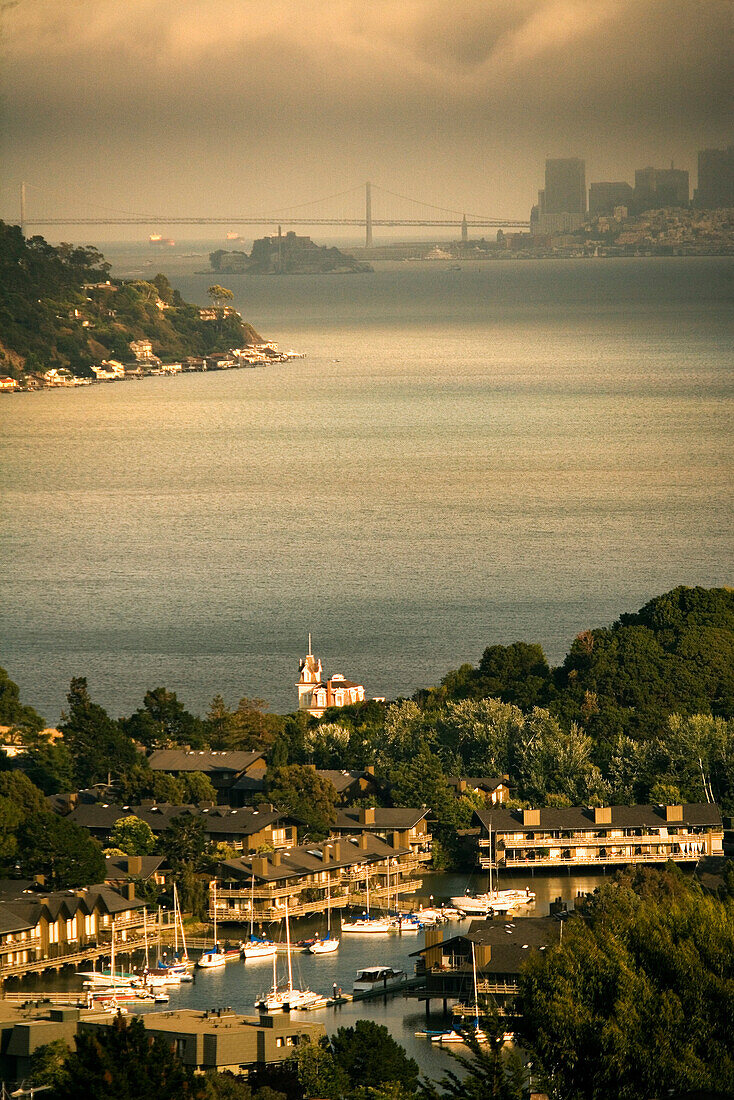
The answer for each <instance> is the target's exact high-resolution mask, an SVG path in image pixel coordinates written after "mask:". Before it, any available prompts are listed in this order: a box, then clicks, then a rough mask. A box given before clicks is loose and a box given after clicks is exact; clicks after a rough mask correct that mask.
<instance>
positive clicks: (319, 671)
mask: <svg viewBox="0 0 734 1100" xmlns="http://www.w3.org/2000/svg"><path fill="white" fill-rule="evenodd" d="M298 669H299V673H300V675H299V678H298V683H297V684H296V687H297V689H298V709H299V710H305V711H307V713H308V714H310V715H312V716H313V717H314V718H320V717H321V715H322V714H323V713H324V711H325V710H327V709H328V708H329V707H349V706H352V705H353V704H354V703H363V702H364V686H363V685H362V684H355V683H353V682H352V681H351V680H346V679H345V678H344V677H343V676H342V674H341V673H340V672H335V673H334V675H333V676H332V677H331V678H330V679H328V680H325V679H324V672H323V667H322V665H321V661H320V659H319V658H318V657H314V655H313V653H312V652H311V635H310V634H309V636H308V653H307V654H306V656H305V657H303V658H302V659H301V661H300V663H299V666H298Z"/></svg>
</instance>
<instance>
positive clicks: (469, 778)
mask: <svg viewBox="0 0 734 1100" xmlns="http://www.w3.org/2000/svg"><path fill="white" fill-rule="evenodd" d="M446 782H447V783H448V784H449V786H451V787H458V786H459V784H460V783H466V785H467V786H468V787H476V788H478V789H479V790H483V791H496V790H497V788H498V787H509V786H510V781H509V779H505V777H504V776H499V777H498V778H494V777H491V776H487V775H448V776H447V777H446Z"/></svg>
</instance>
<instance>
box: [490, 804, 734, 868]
mask: <svg viewBox="0 0 734 1100" xmlns="http://www.w3.org/2000/svg"><path fill="white" fill-rule="evenodd" d="M474 822H475V823H478V824H479V826H480V831H479V835H478V840H477V843H478V848H479V864H480V866H481V867H482V868H485V869H487V868H489V867H490V866H492V867H497V868H500V869H502V868H504V869H506V870H512V869H513V868H526V867H564V866H569V867H579V868H589V869H597V868H598V867H600V866H624V865H626V864H630V863H653V864H654V863H666V862H667V861H668V860H669V859H670V860H673V861H674V862H675V863H697V862H698V860H699V859H701V858H702V857H704V856H712V855H721V854H722V843H723V837H724V830H723V824H722V820H721V813H720V811H719V808H718V807H717V806H716V805H714V804H713V803H707V802H693V803H686V804H683V805H671V806H656V805H650V806H593V807H586V806H570V807H567V808H566V807H564V808H558V809H556V808H553V807H544V808H541V809H525V810H509V809H507V808H506V807H504V806H493V807H487V808H486V809H481V810H477V811H476V812H475V814H474Z"/></svg>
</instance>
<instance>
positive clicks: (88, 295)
mask: <svg viewBox="0 0 734 1100" xmlns="http://www.w3.org/2000/svg"><path fill="white" fill-rule="evenodd" d="M109 269H110V265H109V264H108V263H107V262H106V261H105V259H104V256H103V255H102V254H101V253H100V252H99V251H98V250H97V249H96V248H91V247H84V248H81V247H75V246H73V245H70V244H61V245H59V246H58V247H54V246H53V245H50V244H48V242H47V241H45V240H44V239H43V237H30V238H29V239H28V240H26V239H25V238H24V237H23V236H22V234H21V232H20V229H19V227H18V226H17V225H6V224H5V223H4V222H0V373H4V374H8V375H10V376H11V377H14V378H20V377H21V376H22V375H23V374H24V373H27V372H31V371H41V370H42V371H46V370H48V369H50V368H52V367H55V368H56V369H61V368H68V369H70V370H71V371H72V372H73V373H74V374H75V375H78V376H79V377H85V376H86V377H92V371H91V369H90V368H91V366H92V365H93V364H99V363H101V362H102V360H103V359H117V360H120V361H122V362H126V361H130V360H131V359H132V355H131V352H130V341H131V340H141V339H148V340H150V341H151V342H152V345H153V352H154V354H155V355H157V356H159V357H160V358H162V359H164V360H166V359H169V360H170V359H179V358H182V357H184V356H187V355H209V354H212V353H213V352H217V351H225V350H227V349H229V348H233V347H243V346H245V345H246V344H253V343H260V342H261V337H260V336H259V335H258V334H257V333H256V332H255V330H254V329H253V328H252V327H251V326H250V325H247V324H244V323H243V322H242V320H241V318H240V317H239V315H238V314H237V313H235V312H234V311H225V310H219V311H217V314H218V315H217V316H216V317H215V318H214V319H205V318H202V317H201V316H200V311H199V307H198V306H194V305H191V304H189V303H188V302H184V301H183V299H182V298H181V295H180V294H179V292H178V291H177V290H173V289H172V288H171V285H170V283H169V281H168V279H167V278H166V276H165V275H160V274H159V275H156V276H155V278H154V279H153V280H151V281H150V282H146V281H144V280H139V281H136V282H122V281H121V280H118V279H110V277H109Z"/></svg>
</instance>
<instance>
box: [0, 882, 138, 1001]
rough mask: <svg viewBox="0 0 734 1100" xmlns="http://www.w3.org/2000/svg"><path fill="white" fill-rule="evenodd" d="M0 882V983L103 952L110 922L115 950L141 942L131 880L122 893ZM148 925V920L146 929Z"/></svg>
mask: <svg viewBox="0 0 734 1100" xmlns="http://www.w3.org/2000/svg"><path fill="white" fill-rule="evenodd" d="M1 886H2V891H1V894H2V901H0V982H1V981H3V980H4V979H5V978H9V977H16V976H18V975H21V974H26V973H32V972H38V971H41V970H46V969H49V968H53V967H55V968H57V969H59V968H60V967H61V966H63V965H66V964H67V963H77V962H81V961H83V960H84V959H90V958H94V957H95V955H100V954H108V953H109V949H110V944H111V941H112V925H113V921H114V927H115V943H116V945H117V948H118V949H119V950H124V951H133V950H136V949H138V948H142V947H143V945H144V934H143V933H144V917H143V910H144V908H145V904H144V902H143V901H141V900H140V899H139V898H136V897H135V893H134V888H133V885H132V883H129V884H128V886H127V888H126V890H125V891H123V892H118V891H116V890H113V889H112V888H111V887H110V886H108V885H106V884H105V883H100V884H99V885H97V886H90V887H89V888H88V889H79V890H55V891H44V890H43V886H42V884H38V883H34V882H11V881H5V882H3V883H2V884H1ZM154 927H155V921H154V920H152V921H151V923H150V925H149V931H151V930H152V929H153V928H154Z"/></svg>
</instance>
